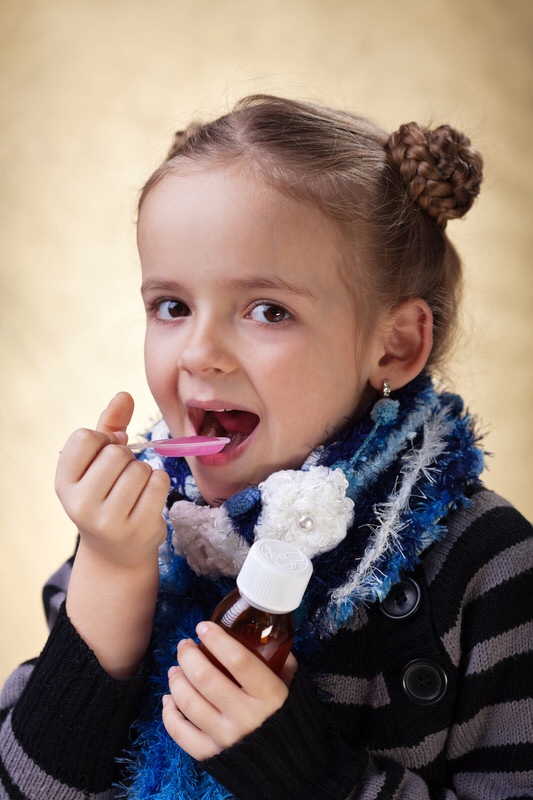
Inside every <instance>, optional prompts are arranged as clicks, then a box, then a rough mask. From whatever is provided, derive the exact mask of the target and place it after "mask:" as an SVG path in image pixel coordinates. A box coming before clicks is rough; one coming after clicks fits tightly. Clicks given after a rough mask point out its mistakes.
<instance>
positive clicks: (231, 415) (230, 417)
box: [190, 408, 259, 450]
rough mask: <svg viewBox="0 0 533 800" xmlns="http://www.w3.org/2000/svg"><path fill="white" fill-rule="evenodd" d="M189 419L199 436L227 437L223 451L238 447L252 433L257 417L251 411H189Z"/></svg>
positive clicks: (202, 409) (200, 409)
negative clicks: (227, 441) (227, 440)
mask: <svg viewBox="0 0 533 800" xmlns="http://www.w3.org/2000/svg"><path fill="white" fill-rule="evenodd" d="M190 418H191V421H192V423H193V425H194V428H195V431H196V433H197V434H198V435H199V436H227V437H228V438H229V440H230V441H229V443H228V444H227V445H226V446H225V448H224V450H230V449H233V448H235V447H238V446H239V445H240V444H242V442H244V440H245V439H247V438H248V436H250V434H251V433H253V432H254V430H255V429H256V427H257V425H258V424H259V417H258V416H257V414H254V413H253V412H251V411H240V410H238V409H229V408H224V409H205V408H194V409H190Z"/></svg>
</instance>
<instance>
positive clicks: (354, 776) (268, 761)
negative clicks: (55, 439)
mask: <svg viewBox="0 0 533 800" xmlns="http://www.w3.org/2000/svg"><path fill="white" fill-rule="evenodd" d="M69 575H70V564H69V563H67V564H66V565H65V566H64V567H63V568H62V570H60V571H59V572H58V573H57V574H56V575H55V576H54V578H53V579H52V581H51V582H50V583H49V584H48V585H47V587H46V588H45V595H44V596H45V605H46V608H47V614H48V618H49V621H50V622H51V623H52V631H51V635H50V638H49V640H48V642H47V645H46V647H45V649H44V651H43V653H42V654H41V656H40V657H39V659H37V660H36V661H32V662H28V663H26V664H23V665H21V666H20V667H19V668H18V669H17V670H16V671H15V672H14V673H13V675H12V676H11V678H10V679H9V680H8V682H7V683H6V686H5V687H4V690H3V694H2V698H1V717H0V719H1V722H2V728H1V733H0V798H2V799H3V798H9V799H10V800H25V798H30V799H31V800H36V799H37V798H44V799H45V800H87V799H88V798H93V799H94V800H111V799H112V798H116V797H118V796H119V792H118V790H117V789H114V788H113V782H115V781H118V780H120V761H118V762H117V761H116V759H117V757H120V755H121V753H122V752H123V749H124V748H125V747H126V746H127V744H128V741H129V738H128V731H129V728H130V725H131V723H132V722H133V721H134V719H135V718H136V715H137V713H138V707H139V702H140V697H141V695H142V691H143V686H144V683H145V674H144V673H143V672H141V673H140V674H139V675H137V676H135V677H133V678H131V679H128V680H125V681H118V680H114V679H112V678H111V677H110V676H108V675H107V674H106V673H105V672H103V670H102V669H101V668H100V666H99V664H98V662H97V661H96V659H95V658H94V656H93V654H92V653H91V652H90V651H89V650H88V648H87V647H86V645H85V644H84V642H83V641H82V640H81V639H80V638H79V637H78V635H77V634H76V632H75V630H74V629H73V627H72V626H71V624H70V622H69V620H68V618H67V616H66V614H65V612H64V607H63V605H62V601H63V599H64V595H65V590H66V586H67V584H68V579H69ZM204 767H205V768H206V769H207V770H208V771H209V772H210V773H211V774H212V775H213V776H214V777H215V778H216V779H217V780H218V781H219V782H220V783H221V784H222V785H224V786H226V787H227V788H228V792H229V793H232V794H233V795H235V796H236V797H238V798H240V799H241V800H272V798H276V800H277V799H278V798H279V800H400V798H401V799H402V800H427V798H432V800H436V799H437V798H439V800H441V799H442V800H444V798H446V800H452V799H453V798H470V799H471V800H474V799H475V800H505V799H507V800H511V798H513V799H514V798H528V797H529V798H533V537H532V528H531V526H530V525H529V523H528V522H527V521H526V520H525V519H524V518H523V517H522V516H521V515H520V514H519V513H518V512H517V511H516V510H515V509H514V508H513V507H512V506H510V505H509V504H508V503H507V502H506V501H504V500H502V499H501V498H499V497H498V496H497V495H495V494H493V493H491V492H489V491H486V490H481V491H479V492H478V493H477V494H476V495H475V496H474V502H473V504H472V505H471V506H470V507H469V508H467V509H466V510H463V511H460V512H457V513H455V514H454V515H453V516H452V517H451V518H450V519H449V521H448V531H447V535H446V536H445V537H444V538H443V539H442V540H441V541H440V542H438V543H437V544H435V545H433V546H432V547H431V548H429V549H428V551H427V552H426V553H425V554H424V556H423V560H422V564H421V565H420V566H419V567H418V568H417V569H416V570H415V571H414V572H412V573H411V574H410V575H408V576H405V578H404V580H403V581H402V582H401V583H400V584H398V585H396V586H395V587H394V588H393V590H392V591H391V593H390V594H389V596H388V597H387V598H386V599H385V601H384V602H383V603H382V604H380V605H373V606H369V607H368V608H366V609H365V610H364V611H362V612H359V613H358V614H357V616H355V617H354V618H353V619H352V621H351V623H350V624H349V625H348V626H346V627H345V628H343V629H342V630H341V631H339V633H338V634H337V635H336V636H334V637H333V638H332V639H331V640H329V641H328V642H327V643H325V645H324V647H323V649H322V651H321V654H320V659H319V664H318V668H317V670H316V672H314V673H313V674H308V673H306V672H304V671H303V670H300V671H299V672H298V673H297V676H296V678H295V679H294V681H293V684H292V686H291V692H290V694H289V699H288V701H287V702H286V704H285V705H284V707H283V708H282V709H281V710H280V711H279V712H278V713H277V714H275V715H274V716H273V717H272V718H271V719H270V720H268V721H267V722H266V723H265V724H264V725H263V726H262V727H261V728H260V729H259V730H258V731H256V732H254V733H253V734H251V735H250V736H248V737H246V738H245V739H244V740H243V741H242V742H240V743H239V744H237V745H235V746H234V747H232V748H230V749H228V750H226V751H224V752H223V753H221V754H220V755H218V756H216V757H214V758H212V759H210V760H209V761H207V762H205V763H204ZM288 778H289V779H288Z"/></svg>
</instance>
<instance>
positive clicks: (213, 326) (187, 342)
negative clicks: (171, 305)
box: [178, 318, 237, 375]
mask: <svg viewBox="0 0 533 800" xmlns="http://www.w3.org/2000/svg"><path fill="white" fill-rule="evenodd" d="M236 364H237V359H236V356H235V355H234V349H233V347H232V345H231V336H230V334H229V332H228V331H227V330H224V327H223V325H222V324H221V323H219V322H217V321H216V320H214V319H204V320H200V319H196V320H195V319H193V318H190V321H189V322H188V324H187V330H186V332H184V340H183V347H182V349H181V352H180V354H179V357H178V367H179V369H181V370H182V371H184V372H189V373H191V374H194V375H201V374H204V373H209V372H214V373H229V372H233V370H234V369H235V367H236Z"/></svg>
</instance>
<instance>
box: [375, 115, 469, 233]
mask: <svg viewBox="0 0 533 800" xmlns="http://www.w3.org/2000/svg"><path fill="white" fill-rule="evenodd" d="M385 150H386V154H387V158H388V160H389V163H390V164H391V165H392V166H393V167H395V168H396V169H397V170H398V171H399V173H400V175H401V177H402V179H403V181H404V183H405V185H406V187H407V191H408V194H409V197H410V198H411V200H413V201H414V202H416V203H418V205H419V206H420V208H421V209H422V210H423V211H425V212H426V213H427V214H428V215H429V216H430V217H431V218H432V219H434V220H435V222H436V223H437V225H438V227H439V228H440V229H441V230H444V228H445V227H446V223H447V222H448V220H450V219H457V218H458V217H462V216H463V215H464V214H466V212H467V211H468V210H469V209H470V207H471V206H472V203H473V202H474V200H475V198H476V197H477V195H478V194H479V189H480V186H481V181H482V178H483V159H482V157H481V155H480V154H479V153H478V151H477V150H476V149H475V148H474V147H472V145H471V143H470V139H468V137H467V136H465V135H464V134H463V133H461V132H460V131H457V130H455V129H454V128H452V127H450V125H441V126H439V127H438V128H434V129H433V130H431V129H429V128H425V127H422V126H421V125H418V123H416V122H409V123H407V124H405V125H401V126H400V128H399V130H397V131H395V133H392V134H391V135H390V136H389V138H388V140H387V143H386V145H385Z"/></svg>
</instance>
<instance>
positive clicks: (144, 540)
mask: <svg viewBox="0 0 533 800" xmlns="http://www.w3.org/2000/svg"><path fill="white" fill-rule="evenodd" d="M132 414H133V398H132V397H131V395H129V394H127V393H126V392H121V393H119V394H118V395H117V396H116V397H114V398H113V400H112V401H111V402H110V404H109V406H108V407H107V408H106V410H105V411H104V412H103V414H102V415H101V417H100V420H99V421H98V425H97V429H96V430H95V431H91V430H87V429H80V430H77V431H76V432H75V433H73V434H72V436H71V437H70V438H69V439H68V441H67V443H66V444H65V446H64V448H63V450H62V451H61V455H60V458H59V462H58V466H57V472H56V483H55V487H56V492H57V494H58V497H59V499H60V501H61V503H62V505H63V507H64V509H65V511H66V512H67V514H68V515H69V517H70V518H71V519H72V521H73V522H74V523H75V524H76V525H77V527H78V530H79V532H80V536H81V538H82V541H83V542H84V546H86V547H88V548H90V549H91V550H92V551H93V553H94V554H95V555H97V556H99V557H100V558H102V559H103V560H104V561H105V562H107V563H113V564H115V565H116V566H124V567H130V566H136V565H139V564H142V563H143V562H145V561H146V559H153V558H154V556H155V554H156V553H157V549H158V547H159V545H160V544H161V542H162V541H163V540H164V538H165V534H166V526H165V523H164V521H163V519H162V517H161V512H162V510H163V507H164V504H165V500H166V497H167V494H168V490H169V478H168V476H167V474H166V473H165V472H163V471H162V470H152V468H151V467H150V466H149V465H148V464H145V463H143V462H140V461H137V459H136V458H135V456H134V455H133V453H131V451H130V450H129V449H128V448H126V447H121V446H120V445H122V444H125V443H126V442H127V440H128V436H127V433H126V428H127V426H128V424H129V422H130V420H131V417H132ZM109 445H113V446H111V447H110V446H109Z"/></svg>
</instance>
